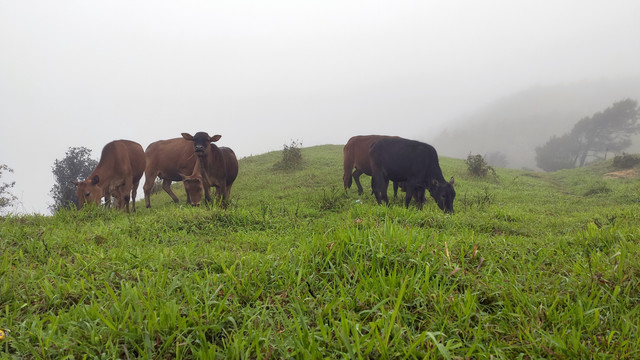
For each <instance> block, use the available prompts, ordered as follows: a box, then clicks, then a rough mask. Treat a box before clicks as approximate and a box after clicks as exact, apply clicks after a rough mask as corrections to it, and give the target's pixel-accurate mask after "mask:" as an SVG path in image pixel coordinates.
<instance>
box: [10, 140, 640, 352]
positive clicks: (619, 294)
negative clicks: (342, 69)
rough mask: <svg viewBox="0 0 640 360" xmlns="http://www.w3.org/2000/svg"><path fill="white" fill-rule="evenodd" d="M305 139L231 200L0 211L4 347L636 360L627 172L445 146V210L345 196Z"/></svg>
mask: <svg viewBox="0 0 640 360" xmlns="http://www.w3.org/2000/svg"><path fill="white" fill-rule="evenodd" d="M302 151H303V155H304V158H305V167H304V168H303V169H302V170H300V171H297V172H290V173H287V172H281V171H273V170H272V167H273V164H274V163H276V162H277V161H278V160H279V159H280V158H281V155H280V153H279V152H274V153H269V154H264V155H260V156H253V157H249V158H245V159H242V160H241V161H240V174H239V176H238V180H237V182H236V184H234V187H233V191H232V203H231V206H229V208H228V209H226V210H221V209H219V208H217V207H201V208H191V207H186V206H185V205H184V200H183V201H182V203H181V204H179V205H175V204H173V203H171V202H170V199H169V197H168V196H166V195H165V194H158V195H154V199H153V201H152V204H153V206H154V207H153V208H152V209H151V210H147V209H144V207H143V206H140V207H139V209H141V210H139V211H138V212H137V213H135V214H123V213H120V212H117V211H111V210H105V209H102V208H99V207H88V208H87V209H83V210H82V211H77V212H74V211H61V212H59V213H57V214H56V215H54V216H51V217H44V216H10V217H4V218H1V219H0V249H2V251H1V252H0V328H2V329H6V330H8V336H7V337H6V338H5V339H4V340H0V354H2V355H1V356H2V357H3V358H37V359H41V358H42V359H61V358H83V357H87V358H109V359H111V358H123V359H126V358H144V359H158V358H175V359H192V358H221V359H223V358H224V359H227V358H256V359H277V358H363V359H364V358H409V359H411V358H420V359H422V358H445V359H459V358H487V359H488V358H506V359H512V358H629V359H632V358H637V357H639V356H640V339H639V337H638V324H639V323H640V310H639V309H640V307H638V303H639V302H640V294H639V289H640V284H639V283H638V282H639V280H638V279H640V270H639V269H640V266H639V262H640V245H639V244H638V242H639V238H640V230H639V229H640V227H639V224H640V215H638V211H637V206H638V195H639V194H640V186H639V185H638V183H637V181H634V180H624V179H617V180H604V179H603V178H602V174H603V171H604V169H605V168H606V166H604V165H598V166H600V167H601V169H602V170H598V171H596V170H593V169H592V170H590V171H591V172H589V170H584V169H582V170H575V171H563V172H558V173H554V174H538V173H529V172H521V171H515V170H506V169H496V172H497V175H498V180H496V179H495V178H494V179H479V178H474V177H471V176H470V175H467V170H466V166H465V163H464V161H461V160H454V159H446V158H445V159H442V160H441V164H442V166H443V171H444V173H445V176H451V175H453V176H455V177H456V191H457V194H458V197H457V198H456V202H455V208H456V213H455V214H453V215H447V214H444V213H442V212H441V211H440V210H439V209H438V208H437V206H436V205H435V204H434V203H433V202H432V201H429V203H428V205H427V206H425V208H424V209H423V210H421V211H420V210H417V209H416V208H415V207H410V208H409V209H405V208H404V207H403V206H402V204H401V201H400V200H399V199H398V200H395V202H394V201H392V204H391V205H390V206H389V207H384V206H378V205H376V204H375V199H374V198H373V197H372V196H371V195H370V194H367V192H365V194H364V195H362V196H358V195H357V194H356V191H355V190H354V189H350V190H349V191H343V190H342V188H341V187H340V186H341V185H340V184H341V183H342V181H341V176H342V175H341V173H342V169H341V156H342V149H341V147H340V146H322V147H314V148H305V149H302ZM363 180H364V182H365V183H366V182H367V181H368V179H366V177H365V176H363ZM589 184H591V185H589ZM594 184H595V185H597V186H600V185H602V184H604V185H605V186H606V188H607V189H609V191H606V192H602V191H600V192H594V193H590V194H586V192H587V190H588V189H589V188H595V187H597V186H594ZM363 185H364V186H365V189H367V188H368V183H366V184H363ZM180 191H181V189H180V187H179V186H178V187H176V193H179V192H180ZM181 198H182V199H184V195H183V194H182V193H181Z"/></svg>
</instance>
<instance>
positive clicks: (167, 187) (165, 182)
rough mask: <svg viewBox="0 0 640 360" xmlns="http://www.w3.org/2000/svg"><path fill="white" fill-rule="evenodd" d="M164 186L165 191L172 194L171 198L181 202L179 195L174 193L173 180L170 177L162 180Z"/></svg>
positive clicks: (175, 201)
mask: <svg viewBox="0 0 640 360" xmlns="http://www.w3.org/2000/svg"><path fill="white" fill-rule="evenodd" d="M162 188H163V189H164V191H165V192H166V193H167V194H169V196H171V199H173V202H174V203H176V204H177V203H179V202H180V199H178V197H177V196H176V194H174V193H173V191H172V190H171V180H169V179H163V180H162Z"/></svg>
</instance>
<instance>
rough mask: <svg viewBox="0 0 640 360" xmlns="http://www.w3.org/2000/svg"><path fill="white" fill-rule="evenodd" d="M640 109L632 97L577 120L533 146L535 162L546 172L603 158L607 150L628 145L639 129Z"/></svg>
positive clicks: (615, 149)
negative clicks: (545, 141)
mask: <svg viewBox="0 0 640 360" xmlns="http://www.w3.org/2000/svg"><path fill="white" fill-rule="evenodd" d="M638 120H640V108H639V107H638V103H637V101H635V100H631V99H627V100H623V101H619V102H616V103H614V104H613V105H612V106H611V107H608V108H607V109H605V110H604V111H602V112H597V113H595V114H594V115H593V116H591V117H585V118H583V119H581V120H580V121H578V122H577V123H576V124H575V125H574V126H573V129H572V130H571V131H570V132H569V133H567V134H565V135H563V136H561V137H556V136H553V137H552V138H551V139H550V140H549V141H547V143H546V144H545V145H543V146H540V147H537V148H536V163H537V164H538V167H540V168H541V169H543V170H545V171H555V170H560V169H567V168H573V167H576V166H580V167H582V166H584V165H585V163H586V162H587V159H589V158H592V159H603V158H604V159H606V157H607V154H608V153H609V152H617V153H619V152H621V151H623V150H625V149H627V148H628V147H629V146H631V136H632V135H634V134H637V133H638V132H640V126H638Z"/></svg>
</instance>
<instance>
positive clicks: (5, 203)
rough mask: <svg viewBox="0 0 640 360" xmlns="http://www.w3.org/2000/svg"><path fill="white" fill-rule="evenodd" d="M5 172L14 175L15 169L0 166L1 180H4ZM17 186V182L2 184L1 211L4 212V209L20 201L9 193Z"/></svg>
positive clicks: (0, 186) (0, 195)
mask: <svg viewBox="0 0 640 360" xmlns="http://www.w3.org/2000/svg"><path fill="white" fill-rule="evenodd" d="M3 171H7V172H10V173H12V172H13V169H11V168H10V167H8V166H7V165H5V164H0V178H2V172H3ZM15 184H16V182H15V181H12V182H10V183H2V184H0V211H2V209H4V208H6V207H9V206H11V205H12V204H13V202H14V201H15V200H17V199H18V198H17V197H15V195H13V194H12V193H10V192H9V189H11V188H12V187H13V186H14V185H15Z"/></svg>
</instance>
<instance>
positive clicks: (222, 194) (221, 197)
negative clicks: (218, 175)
mask: <svg viewBox="0 0 640 360" xmlns="http://www.w3.org/2000/svg"><path fill="white" fill-rule="evenodd" d="M216 201H218V202H220V206H222V207H223V208H225V207H226V205H225V203H226V202H227V186H226V185H225V184H223V185H218V186H216Z"/></svg>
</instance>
